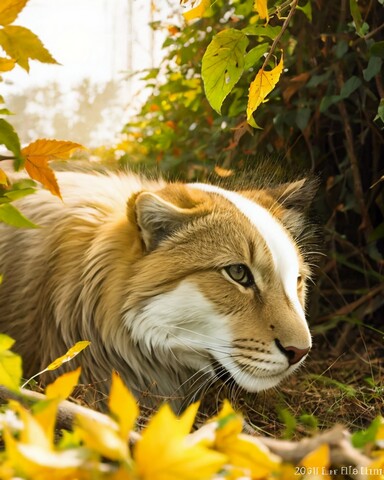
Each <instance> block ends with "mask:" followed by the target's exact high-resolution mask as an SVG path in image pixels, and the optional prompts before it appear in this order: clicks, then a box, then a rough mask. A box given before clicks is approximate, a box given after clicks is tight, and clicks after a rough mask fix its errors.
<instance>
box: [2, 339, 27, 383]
mask: <svg viewBox="0 0 384 480" xmlns="http://www.w3.org/2000/svg"><path fill="white" fill-rule="evenodd" d="M14 343H15V341H14V340H13V339H12V338H10V337H8V336H7V335H4V334H0V385H4V386H5V387H7V388H9V389H10V390H16V391H17V390H18V389H19V386H20V380H21V375H22V368H21V357H20V356H19V355H16V354H15V353H13V352H11V351H10V348H12V346H13V344H14Z"/></svg>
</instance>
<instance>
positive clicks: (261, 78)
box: [247, 56, 284, 126]
mask: <svg viewBox="0 0 384 480" xmlns="http://www.w3.org/2000/svg"><path fill="white" fill-rule="evenodd" d="M283 68H284V64H283V56H281V59H280V62H279V64H278V65H277V66H276V67H275V68H274V69H272V70H269V71H265V70H263V69H262V68H261V69H260V70H259V71H258V72H257V75H256V78H255V80H254V81H253V82H252V83H251V85H250V87H249V96H248V105H247V121H248V123H249V124H250V125H252V126H255V122H254V120H253V117H252V114H253V112H254V111H255V110H256V109H257V108H258V106H259V105H260V104H261V103H262V102H264V100H265V98H266V96H267V95H268V94H269V93H271V92H272V90H273V89H274V88H275V85H276V84H277V82H278V81H279V78H280V75H281V73H282V71H283Z"/></svg>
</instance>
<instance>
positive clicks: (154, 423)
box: [133, 404, 227, 480]
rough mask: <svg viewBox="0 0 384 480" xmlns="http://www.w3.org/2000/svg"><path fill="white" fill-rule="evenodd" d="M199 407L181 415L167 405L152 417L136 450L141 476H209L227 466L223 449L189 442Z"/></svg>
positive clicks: (172, 479)
mask: <svg viewBox="0 0 384 480" xmlns="http://www.w3.org/2000/svg"><path fill="white" fill-rule="evenodd" d="M197 408H198V405H197V404H193V405H191V406H190V407H189V408H188V409H187V410H186V411H185V412H184V413H183V414H182V416H181V417H180V418H178V417H176V416H175V414H174V413H173V412H172V410H171V408H170V407H169V406H168V405H164V406H163V407H161V409H160V410H159V411H158V413H157V414H155V415H154V416H153V417H152V419H151V420H150V422H149V423H148V426H147V428H146V429H145V430H144V432H143V434H142V436H141V438H140V439H139V440H138V441H137V443H136V445H135V448H134V453H133V456H134V460H135V462H136V468H137V473H138V476H139V478H140V479H141V480H153V479H156V480H205V479H207V480H208V479H211V478H212V477H213V476H214V475H215V473H217V472H218V471H219V470H220V469H221V468H222V467H223V466H224V464H225V463H226V461H227V457H226V456H225V455H223V454H222V453H219V452H215V451H213V450H211V449H210V448H207V447H206V446H203V445H199V444H196V445H190V444H188V442H187V438H186V437H187V435H188V433H189V432H190V430H191V428H192V424H193V421H194V418H195V415H196V412H197ZM149 459H150V461H149Z"/></svg>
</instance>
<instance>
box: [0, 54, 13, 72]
mask: <svg viewBox="0 0 384 480" xmlns="http://www.w3.org/2000/svg"><path fill="white" fill-rule="evenodd" d="M15 65H16V60H14V59H13V58H4V57H2V58H0V72H9V71H10V70H12V69H13V68H14V67H15Z"/></svg>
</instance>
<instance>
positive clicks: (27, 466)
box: [2, 402, 84, 480]
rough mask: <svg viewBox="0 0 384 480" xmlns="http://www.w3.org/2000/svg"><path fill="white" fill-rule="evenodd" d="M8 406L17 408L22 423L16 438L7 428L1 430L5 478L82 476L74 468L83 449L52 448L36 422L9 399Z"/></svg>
mask: <svg viewBox="0 0 384 480" xmlns="http://www.w3.org/2000/svg"><path fill="white" fill-rule="evenodd" d="M11 406H12V407H13V410H15V411H17V412H18V414H19V416H20V418H21V420H22V422H23V425H24V426H23V429H22V430H21V434H20V437H19V438H18V439H15V438H14V437H13V436H12V434H11V432H10V431H9V429H8V428H6V429H4V432H3V437H4V443H5V447H6V452H7V459H6V461H5V462H2V463H3V464H5V465H6V467H7V468H8V471H9V472H11V473H10V475H9V477H8V478H9V479H13V478H16V477H17V478H20V477H21V478H33V479H35V480H45V479H48V478H49V479H50V480H70V479H73V478H78V479H79V480H80V479H82V478H83V477H82V476H81V475H78V473H80V472H79V471H78V468H79V467H80V466H81V465H82V464H84V450H83V449H76V450H75V449H72V450H69V449H68V450H65V451H62V452H60V451H59V452H56V451H55V450H54V448H53V444H52V443H51V442H50V440H49V439H48V438H47V436H46V434H45V432H44V429H43V428H42V427H41V425H40V424H39V422H37V421H36V419H35V418H34V417H33V416H32V415H31V414H30V413H29V412H28V411H27V410H26V409H24V408H23V407H21V406H18V405H17V404H16V402H11ZM3 466H4V465H3Z"/></svg>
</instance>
